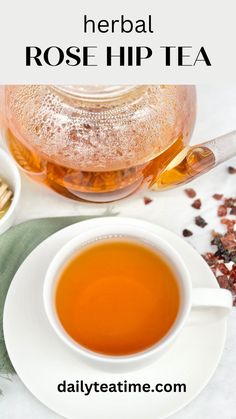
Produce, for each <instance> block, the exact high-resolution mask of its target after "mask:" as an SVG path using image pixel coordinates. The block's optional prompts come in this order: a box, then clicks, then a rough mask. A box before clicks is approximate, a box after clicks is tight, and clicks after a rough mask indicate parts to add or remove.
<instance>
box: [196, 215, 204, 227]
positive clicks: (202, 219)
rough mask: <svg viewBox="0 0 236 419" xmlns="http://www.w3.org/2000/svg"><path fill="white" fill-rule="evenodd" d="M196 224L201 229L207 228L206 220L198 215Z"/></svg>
mask: <svg viewBox="0 0 236 419" xmlns="http://www.w3.org/2000/svg"><path fill="white" fill-rule="evenodd" d="M195 224H196V225H197V226H199V227H201V228H204V227H206V225H207V222H206V221H205V220H204V218H202V217H201V216H200V215H198V216H197V217H195Z"/></svg>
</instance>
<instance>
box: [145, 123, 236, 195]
mask: <svg viewBox="0 0 236 419" xmlns="http://www.w3.org/2000/svg"><path fill="white" fill-rule="evenodd" d="M235 155H236V131H232V132H230V133H228V134H225V135H222V136H220V137H217V138H215V139H213V140H210V141H206V142H204V143H201V144H197V145H194V146H186V147H185V148H184V149H183V150H181V151H180V152H179V153H178V154H177V155H176V156H175V157H174V158H173V159H172V160H171V162H170V163H169V164H168V165H167V166H166V167H165V168H164V170H163V171H162V173H161V174H159V175H158V178H157V179H156V180H155V181H154V184H153V186H152V189H154V190H164V189H168V188H171V187H173V186H176V185H181V184H184V183H187V182H190V181H191V180H193V179H194V178H196V177H198V176H200V175H202V174H203V173H206V172H208V171H209V170H210V169H212V168H213V167H215V166H217V165H218V164H220V163H222V162H224V161H225V160H228V159H230V158H231V157H233V156H235Z"/></svg>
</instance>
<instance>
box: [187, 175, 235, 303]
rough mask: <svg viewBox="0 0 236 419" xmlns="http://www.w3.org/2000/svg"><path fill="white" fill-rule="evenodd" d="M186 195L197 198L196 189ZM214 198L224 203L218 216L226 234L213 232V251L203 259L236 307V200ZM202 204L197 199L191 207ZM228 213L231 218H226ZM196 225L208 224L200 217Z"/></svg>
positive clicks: (189, 233) (219, 196) (197, 206)
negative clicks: (230, 293)
mask: <svg viewBox="0 0 236 419" xmlns="http://www.w3.org/2000/svg"><path fill="white" fill-rule="evenodd" d="M228 172H229V173H230V174H233V173H236V168H234V167H229V168H228ZM185 193H186V194H187V196H188V197H189V198H194V197H195V196H196V192H195V191H194V189H190V188H189V189H185ZM213 198H214V199H215V200H216V201H222V203H221V205H219V206H218V209H217V215H218V217H220V222H221V224H222V225H225V229H226V232H225V233H224V234H221V233H218V232H216V231H212V238H211V242H210V243H211V245H212V246H213V250H212V251H210V252H206V253H205V254H204V255H202V257H203V258H204V259H205V261H206V263H207V264H208V265H209V267H210V269H211V271H212V272H213V274H214V275H215V277H216V279H217V281H218V283H219V285H220V287H222V288H226V289H228V290H230V291H231V292H232V295H233V305H234V306H235V307H236V218H235V216H236V198H233V197H230V198H224V196H223V194H219V193H215V194H214V195H213ZM201 204H202V203H201V200H200V199H195V200H194V202H193V203H192V204H191V206H192V207H193V208H196V209H200V208H201ZM228 212H229V215H230V218H226V216H227V214H228ZM221 217H222V218H221ZM223 217H224V218H223ZM195 224H196V225H197V226H199V227H202V228H204V227H205V226H206V225H207V222H206V221H205V220H204V218H203V217H201V216H200V215H199V216H197V217H195ZM192 234H193V233H192V231H190V230H188V229H187V228H185V229H184V230H183V236H184V237H189V236H192Z"/></svg>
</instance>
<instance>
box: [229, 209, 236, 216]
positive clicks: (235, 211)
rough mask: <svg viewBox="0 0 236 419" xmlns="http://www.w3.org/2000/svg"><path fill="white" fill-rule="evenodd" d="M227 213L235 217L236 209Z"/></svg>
mask: <svg viewBox="0 0 236 419" xmlns="http://www.w3.org/2000/svg"><path fill="white" fill-rule="evenodd" d="M229 213H230V215H236V207H232V208H231V210H230V212H229Z"/></svg>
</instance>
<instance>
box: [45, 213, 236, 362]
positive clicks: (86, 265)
mask: <svg viewBox="0 0 236 419" xmlns="http://www.w3.org/2000/svg"><path fill="white" fill-rule="evenodd" d="M94 223H95V226H94V228H93V229H89V230H88V231H86V232H84V233H81V234H80V235H79V236H78V237H76V238H74V239H73V240H71V241H70V242H69V243H67V244H66V245H65V246H64V247H63V248H62V249H61V250H60V251H59V252H58V254H57V255H56V257H55V258H54V259H53V261H52V263H51V265H50V266H49V269H48V271H47V274H46V278H45V284H44V304H45V309H46V313H47V316H48V319H49V321H50V323H51V325H52V327H53V328H54V330H55V331H56V333H57V334H58V336H59V337H60V338H61V339H62V340H63V341H64V342H65V343H66V345H67V346H68V347H71V348H73V349H74V350H75V351H76V352H77V353H78V354H80V355H82V356H84V357H86V358H87V359H89V360H94V361H96V362H98V363H100V365H102V364H103V365H104V364H109V365H111V366H112V365H119V367H120V366H125V367H126V368H127V367H129V366H132V365H134V366H139V365H142V364H144V363H145V362H147V361H148V360H152V359H153V358H154V357H155V358H157V357H158V356H160V355H161V354H162V353H163V352H165V351H166V350H167V349H168V348H169V347H170V345H171V344H172V343H173V342H174V340H175V339H176V337H177V336H178V335H179V333H180V331H181V330H182V328H183V327H184V325H185V322H186V320H187V318H188V315H189V312H190V309H191V305H192V304H194V305H197V306H204V307H206V306H207V307H208V306H211V307H221V309H224V310H225V312H228V311H229V309H230V307H231V306H232V297H231V294H230V293H229V292H228V291H226V290H222V289H214V288H213V289H192V284H191V276H190V273H189V271H188V269H187V267H186V265H185V262H184V260H183V259H182V258H181V257H180V255H179V254H178V252H177V251H176V250H175V249H174V248H173V247H172V246H171V245H170V244H169V243H168V242H167V241H165V240H164V239H162V238H160V237H159V236H157V234H155V233H153V232H152V229H151V227H152V225H151V224H149V223H147V222H144V221H138V220H136V224H135V225H132V223H131V222H130V220H129V219H126V218H116V219H111V218H110V217H108V218H102V219H98V220H94Z"/></svg>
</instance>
